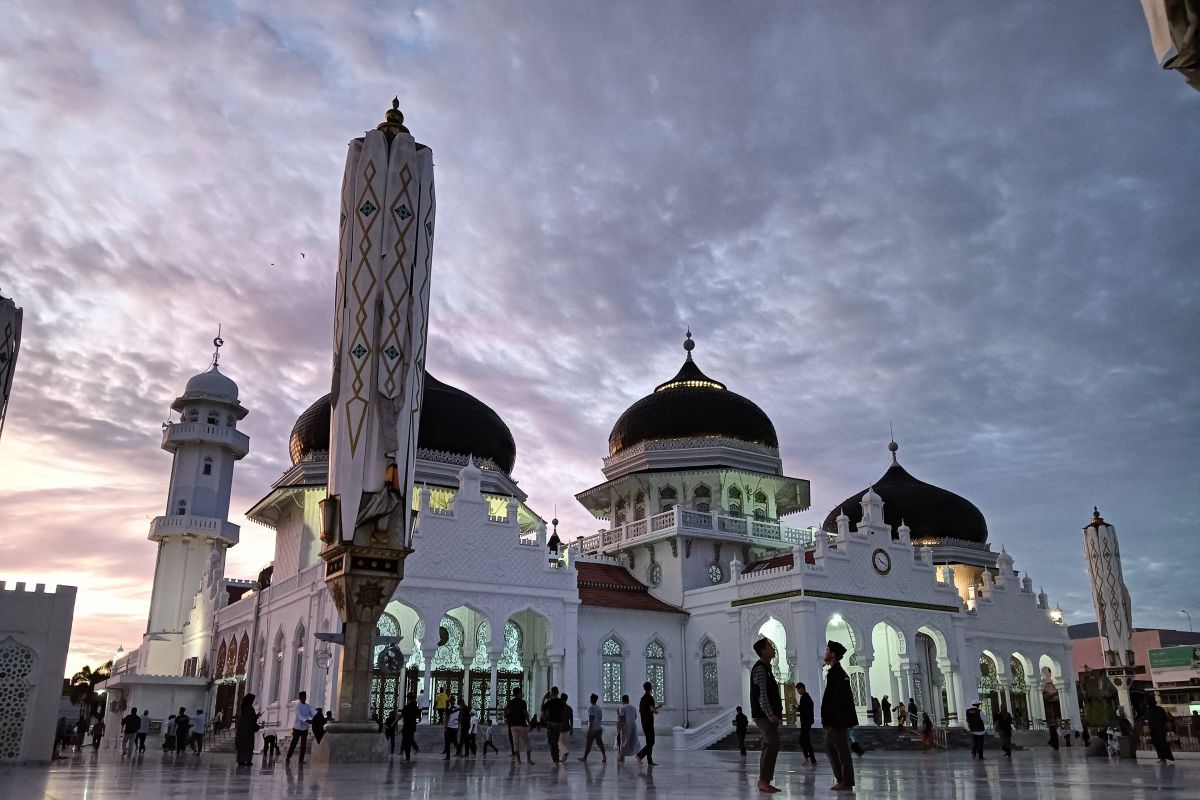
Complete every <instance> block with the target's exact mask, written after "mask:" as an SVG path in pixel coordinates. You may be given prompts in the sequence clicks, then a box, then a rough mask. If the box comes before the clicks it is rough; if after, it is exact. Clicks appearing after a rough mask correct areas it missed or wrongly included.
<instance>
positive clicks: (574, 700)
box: [559, 499, 650, 708]
mask: <svg viewBox="0 0 1200 800" xmlns="http://www.w3.org/2000/svg"><path fill="white" fill-rule="evenodd" d="M646 502H647V503H649V502H650V501H649V499H647V501H646ZM647 516H649V515H647ZM564 611H565V613H564V614H563V631H562V634H563V638H562V641H563V642H564V643H565V644H566V647H565V648H564V651H563V674H562V677H561V678H560V679H559V680H561V681H562V683H561V684H560V687H561V688H562V690H563V691H564V692H566V693H567V694H569V695H570V696H571V697H570V700H568V702H570V703H571V704H572V706H573V707H574V708H586V707H587V703H586V702H584V698H583V697H582V696H581V695H580V694H579V692H580V686H579V607H578V606H567V607H566V608H565V609H564Z"/></svg>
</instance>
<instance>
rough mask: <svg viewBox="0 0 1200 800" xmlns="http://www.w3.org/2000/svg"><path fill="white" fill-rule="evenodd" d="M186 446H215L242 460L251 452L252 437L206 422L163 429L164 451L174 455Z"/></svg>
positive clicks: (184, 423)
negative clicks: (181, 447) (182, 446)
mask: <svg viewBox="0 0 1200 800" xmlns="http://www.w3.org/2000/svg"><path fill="white" fill-rule="evenodd" d="M185 444H215V445H217V446H219V447H223V448H224V449H226V450H228V451H229V452H231V453H233V455H234V457H236V458H242V457H243V456H245V455H246V454H247V453H249V452H250V437H249V436H247V435H246V434H244V433H242V432H241V431H239V430H238V429H237V428H228V427H225V426H222V425H209V424H207V423H204V422H174V423H171V424H169V425H167V426H166V427H165V428H163V438H162V449H163V450H166V451H167V452H169V453H174V452H175V451H176V450H178V449H179V447H180V446H181V445H185Z"/></svg>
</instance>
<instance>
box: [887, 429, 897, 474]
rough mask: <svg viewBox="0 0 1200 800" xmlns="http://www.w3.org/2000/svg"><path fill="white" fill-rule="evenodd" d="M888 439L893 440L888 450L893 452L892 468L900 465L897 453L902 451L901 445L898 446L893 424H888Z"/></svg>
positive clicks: (889, 443)
mask: <svg viewBox="0 0 1200 800" xmlns="http://www.w3.org/2000/svg"><path fill="white" fill-rule="evenodd" d="M888 437H889V438H890V439H891V441H890V442H888V450H891V451H892V466H896V465H897V464H898V463H900V462H898V461H897V460H896V451H897V450H899V449H900V445H898V444H896V434H895V432H894V431H893V430H892V423H890V422H889V423H888Z"/></svg>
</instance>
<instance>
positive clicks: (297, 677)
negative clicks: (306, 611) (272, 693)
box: [291, 622, 304, 697]
mask: <svg viewBox="0 0 1200 800" xmlns="http://www.w3.org/2000/svg"><path fill="white" fill-rule="evenodd" d="M303 688H304V623H303V622H301V623H300V625H299V626H297V628H296V638H295V639H294V640H293V641H292V694H291V696H292V697H295V696H296V695H298V694H299V693H300V691H301V690H302V689H303Z"/></svg>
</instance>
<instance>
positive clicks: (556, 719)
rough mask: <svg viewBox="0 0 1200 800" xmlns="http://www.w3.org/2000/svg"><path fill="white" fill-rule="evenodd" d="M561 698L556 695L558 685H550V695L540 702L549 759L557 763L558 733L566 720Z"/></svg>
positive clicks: (558, 757) (558, 758) (558, 756)
mask: <svg viewBox="0 0 1200 800" xmlns="http://www.w3.org/2000/svg"><path fill="white" fill-rule="evenodd" d="M566 716H567V714H566V711H565V710H564V709H563V700H562V698H561V697H559V695H558V687H557V686H551V687H550V696H549V697H547V698H546V699H545V700H544V701H543V702H542V719H543V720H544V721H545V724H546V744H548V745H549V746H550V760H551V761H553V762H554V763H555V764H558V763H559V760H560V756H561V753H560V752H559V750H558V734H559V732H560V731H561V730H562V726H563V722H564V721H565V720H566Z"/></svg>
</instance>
